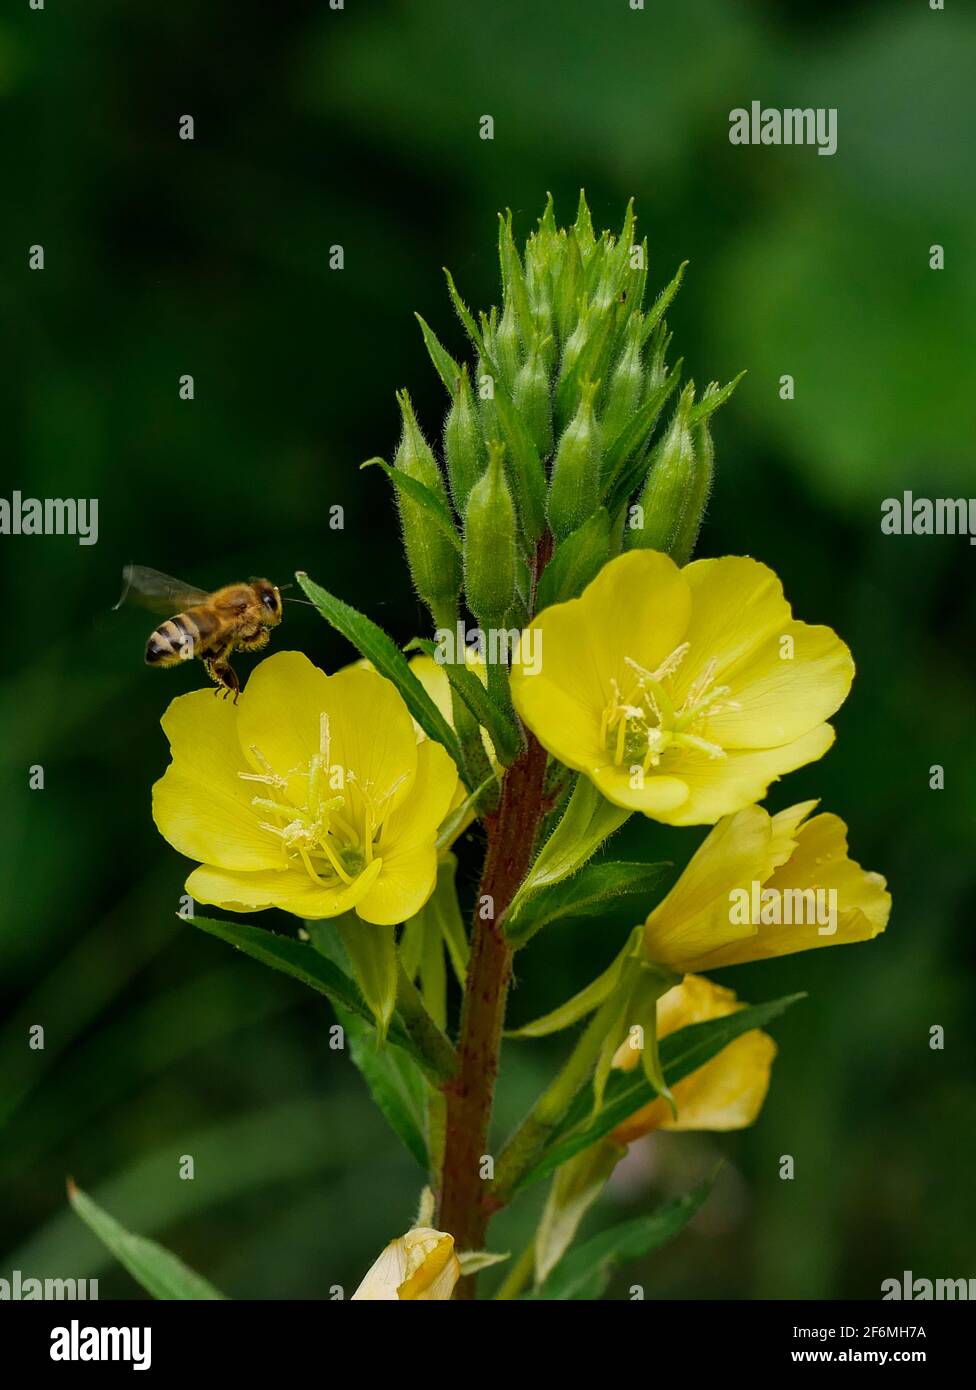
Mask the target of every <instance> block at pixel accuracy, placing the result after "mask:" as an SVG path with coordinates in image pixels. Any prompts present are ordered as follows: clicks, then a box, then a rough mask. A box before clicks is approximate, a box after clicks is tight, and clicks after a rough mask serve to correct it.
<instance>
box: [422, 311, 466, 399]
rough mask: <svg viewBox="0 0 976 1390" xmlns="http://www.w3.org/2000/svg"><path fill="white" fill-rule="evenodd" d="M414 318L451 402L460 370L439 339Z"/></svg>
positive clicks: (428, 327) (430, 329)
mask: <svg viewBox="0 0 976 1390" xmlns="http://www.w3.org/2000/svg"><path fill="white" fill-rule="evenodd" d="M414 318H415V319H416V320H417V322H418V323H419V324H420V331H421V333H422V334H423V335H424V342H425V343H426V344H427V351H428V352H429V353H430V360H431V361H432V362H433V364H434V366H435V367H436V369H437V375H438V376H439V377H440V379H441V381H443V383H444V385H445V386H446V387H447V394H448V395H449V396H450V397H451V399H452V400H453V399H454V393H455V392H456V391H457V384H458V379H459V378H460V375H461V368H460V367H459V366H458V364H457V363H456V362H455V360H454V358H453V357H452V356H451V354H450V353H449V352H448V351H447V350H446V348H444V347H442V346H441V342H440V339H439V338H438V336H437V334H436V333H435V332H434V330H433V329H432V328H431V327H430V325H429V324H428V323H426V322H425V321H424V320H423V319H422V318H421V317H420V315H419V314H416V313H415V314H414Z"/></svg>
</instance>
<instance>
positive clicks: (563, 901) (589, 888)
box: [505, 861, 671, 948]
mask: <svg viewBox="0 0 976 1390" xmlns="http://www.w3.org/2000/svg"><path fill="white" fill-rule="evenodd" d="M670 868H671V865H670V864H669V863H667V862H665V861H661V862H660V863H657V864H642V863H625V862H617V861H611V862H609V863H604V864H587V865H586V866H585V867H584V868H582V869H580V871H579V873H577V874H574V875H573V876H572V878H568V879H564V880H563V881H562V882H561V883H557V884H554V885H553V886H552V887H550V888H546V889H544V890H543V891H542V892H540V893H537V894H536V895H535V897H534V898H528V899H524V900H523V902H522V905H521V907H520V908H519V910H518V912H517V913H515V915H514V916H512V915H511V914H510V915H509V917H508V919H507V921H506V925H505V931H506V935H507V936H508V939H509V941H510V943H511V944H512V946H513V948H515V947H520V946H524V945H525V943H526V942H527V941H528V940H530V939H531V938H532V937H533V936H534V935H535V933H536V932H537V931H539V930H540V928H542V927H545V926H548V924H549V923H550V922H555V921H557V920H558V919H559V918H560V917H592V916H593V915H595V914H596V913H598V912H601V911H603V909H604V908H605V907H606V906H607V904H608V903H610V902H612V901H613V899H615V898H623V897H646V896H648V895H649V894H651V893H653V892H654V891H655V890H656V889H657V888H658V886H659V885H660V883H661V880H662V879H663V878H664V876H665V874H666V873H667V870H668V869H670ZM640 915H641V916H642V917H646V916H647V912H646V911H643V910H642V911H641V914H640Z"/></svg>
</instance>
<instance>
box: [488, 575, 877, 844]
mask: <svg viewBox="0 0 976 1390" xmlns="http://www.w3.org/2000/svg"><path fill="white" fill-rule="evenodd" d="M533 626H534V630H533V633H532V636H533V638H534V641H535V643H536V644H537V645H536V646H535V648H534V650H535V651H536V653H538V651H539V646H538V644H540V643H541V670H538V672H537V674H534V675H533V674H532V673H531V671H530V670H529V669H528V667H527V666H526V667H523V666H521V665H520V664H519V663H518V662H517V661H516V663H515V665H514V666H513V670H512V698H513V699H514V701H515V706H516V709H517V710H518V712H519V714H520V715H521V717H522V719H523V720H524V722H525V723H526V724H527V725H528V726H529V728H530V729H531V730H532V732H533V733H534V734H535V735H536V737H537V738H538V739H539V741H540V743H542V744H543V745H544V746H545V747H546V748H547V749H548V750H549V752H550V753H552V754H553V755H554V757H556V758H558V759H559V760H560V761H561V762H563V763H565V764H566V766H567V767H571V768H575V769H577V770H578V771H580V772H583V773H585V774H586V775H587V776H588V777H589V778H591V780H592V781H593V782H594V783H595V785H596V786H597V787H598V788H599V789H600V791H601V792H602V793H603V795H604V796H605V797H606V798H607V799H608V800H609V801H612V802H614V803H615V804H616V805H618V806H622V807H624V808H626V809H628V810H631V811H642V812H643V813H644V814H645V815H647V816H651V817H653V818H654V819H656V820H660V821H666V822H667V823H668V824H671V825H709V824H714V822H715V821H717V820H718V819H719V817H720V816H723V815H727V814H729V813H731V812H733V811H738V810H740V809H741V808H742V807H743V806H748V805H749V804H750V803H752V802H754V801H758V800H760V799H761V798H762V797H763V796H765V794H766V791H767V788H768V787H769V784H770V783H771V782H772V781H774V780H775V779H776V778H778V777H780V776H781V775H782V774H783V773H784V772H791V771H792V770H793V769H794V768H797V767H801V766H802V765H803V764H804V763H809V762H812V761H814V760H815V759H816V758H820V757H822V756H823V754H824V753H825V752H826V751H827V749H828V748H829V747H830V745H831V743H832V742H833V738H834V732H833V729H832V728H831V727H830V725H829V724H827V723H826V722H825V721H826V720H827V719H828V718H829V717H830V715H832V714H833V713H834V711H835V710H837V709H838V708H839V706H840V705H841V704H842V703H843V701H844V699H845V698H846V696H847V693H848V691H849V689H850V686H851V681H852V679H853V675H854V663H853V661H852V660H851V654H850V652H849V651H848V649H847V647H846V646H845V645H844V643H843V642H842V641H841V640H840V638H839V637H838V636H837V635H836V633H834V632H833V631H832V630H831V629H830V628H829V627H811V626H809V625H808V624H806V623H801V622H798V621H797V620H796V619H794V618H793V616H792V612H791V609H790V606H789V604H788V603H787V601H786V599H785V597H784V596H783V589H782V585H781V584H780V582H779V580H778V579H777V577H776V575H775V574H773V572H772V570H770V569H767V567H766V566H765V565H762V564H760V563H759V562H758V561H756V560H751V559H748V558H746V557H744V556H735V555H728V556H724V557H723V558H722V559H718V560H696V561H694V562H693V563H692V564H690V565H686V566H685V567H684V569H679V568H678V567H677V565H676V564H675V563H674V561H673V560H671V559H670V558H669V557H668V556H667V555H662V554H660V553H659V552H657V551H654V550H633V551H629V552H628V553H627V554H625V555H620V556H618V557H617V558H616V559H614V560H611V562H610V563H609V564H608V565H605V566H604V568H603V569H602V570H601V571H600V573H599V574H598V575H597V577H596V579H594V580H593V582H592V583H591V584H590V585H589V586H588V587H587V588H586V589H585V590H584V592H583V594H582V596H581V597H580V598H578V599H572V600H570V601H569V602H568V603H558V604H555V605H554V606H553V607H552V608H547V609H545V610H544V611H543V612H542V613H540V614H539V616H538V617H537V618H535V619H534V625H533Z"/></svg>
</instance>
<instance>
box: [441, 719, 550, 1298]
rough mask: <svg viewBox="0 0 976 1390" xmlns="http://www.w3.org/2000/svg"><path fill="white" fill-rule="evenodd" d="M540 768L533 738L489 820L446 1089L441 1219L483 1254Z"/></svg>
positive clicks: (468, 1284) (542, 762) (462, 1289)
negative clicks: (512, 917) (491, 1141)
mask: <svg viewBox="0 0 976 1390" xmlns="http://www.w3.org/2000/svg"><path fill="white" fill-rule="evenodd" d="M545 770H546V753H545V750H544V749H543V748H542V747H541V746H540V745H539V744H538V743H537V742H536V740H535V739H534V738H532V737H531V735H530V736H529V739H528V746H527V747H526V749H525V751H524V752H523V753H522V754H521V755H520V757H519V758H518V759H516V761H515V762H514V763H513V764H512V766H511V767H510V768H509V770H508V772H507V774H506V776H505V779H504V781H503V783H502V789H501V800H500V802H499V806H498V810H497V811H496V812H494V813H492V814H491V815H489V816H487V817H486V824H487V828H488V852H487V855H486V857H485V866H484V872H483V874H482V877H481V884H480V887H479V889H478V901H477V904H476V906H475V914H474V926H473V930H472V936H471V959H470V962H469V964H468V976H467V985H466V988H465V992H464V1003H463V1005H462V1009H461V1034H460V1039H459V1042H458V1073H457V1076H456V1077H455V1078H454V1079H453V1080H452V1081H450V1082H448V1083H447V1085H446V1086H445V1087H444V1094H445V1097H446V1099H447V1126H446V1139H445V1151H444V1168H443V1174H442V1181H441V1201H440V1215H439V1218H438V1220H439V1224H440V1229H441V1230H443V1231H449V1232H450V1233H451V1235H453V1237H454V1242H455V1246H456V1248H457V1249H458V1250H480V1249H482V1247H483V1246H484V1241H485V1232H486V1230H487V1226H488V1222H489V1220H490V1219H491V1215H492V1211H493V1205H492V1204H491V1203H490V1202H489V1201H488V1200H487V1194H488V1181H487V1177H486V1175H484V1173H483V1160H484V1159H485V1158H486V1157H488V1156H489V1154H488V1126H489V1122H490V1120H491V1106H492V1098H493V1094H494V1088H495V1077H496V1075H497V1073H498V1051H499V1047H500V1045H501V1037H502V1026H503V1023H504V1019H505V1004H506V1000H507V997H508V986H509V982H510V980H511V974H512V952H511V948H510V947H509V944H508V942H507V941H506V939H505V933H504V930H503V927H502V918H503V916H504V913H505V910H506V908H507V907H508V905H509V903H510V902H511V901H512V898H513V897H514V896H515V893H516V890H517V889H518V886H519V884H520V883H521V882H522V879H523V878H524V877H525V874H526V872H527V870H528V867H529V864H530V863H531V859H532V851H533V848H534V845H535V840H536V835H537V832H538V829H539V823H540V820H541V818H542V813H543V797H542V788H543V781H544V778H545ZM483 913H484V914H485V915H484V916H483V915H482V914H483ZM473 1286H474V1280H473V1278H472V1277H471V1276H468V1277H467V1278H465V1279H463V1280H462V1281H461V1284H460V1285H459V1287H458V1291H457V1293H456V1295H455V1296H456V1297H460V1298H473V1297H474V1287H473Z"/></svg>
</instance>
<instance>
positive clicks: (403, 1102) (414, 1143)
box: [305, 922, 428, 1172]
mask: <svg viewBox="0 0 976 1390" xmlns="http://www.w3.org/2000/svg"><path fill="white" fill-rule="evenodd" d="M305 925H306V930H307V931H308V934H309V938H310V940H311V942H312V945H313V947H314V948H315V950H316V951H317V952H318V953H319V954H320V955H322V956H324V957H325V958H326V959H327V960H329V961H331V962H333V963H334V964H335V966H336V967H337V969H340V970H341V969H342V964H343V959H342V957H343V954H344V953H343V952H342V945H341V940H340V938H339V934H338V933H337V932H336V931H335V930H334V925H333V923H331V922H307V923H306V924H305ZM333 1008H334V1009H335V1015H336V1018H337V1020H338V1022H339V1024H340V1025H341V1027H342V1030H343V1033H344V1035H345V1040H346V1042H347V1044H348V1046H349V1056H350V1057H351V1058H352V1061H353V1064H354V1066H355V1067H356V1068H357V1069H358V1071H359V1072H360V1074H361V1075H362V1077H363V1080H364V1081H365V1082H366V1085H367V1086H368V1087H369V1091H370V1094H371V1095H372V1097H373V1100H374V1101H375V1102H376V1105H377V1108H378V1109H379V1111H380V1113H381V1114H382V1115H383V1117H384V1119H385V1120H386V1121H387V1123H388V1124H389V1126H390V1128H391V1129H392V1130H393V1132H394V1133H395V1134H396V1135H397V1137H398V1138H399V1139H400V1140H401V1141H402V1142H403V1145H404V1147H405V1148H406V1149H407V1151H408V1153H410V1154H412V1155H413V1157H414V1158H415V1159H416V1160H417V1162H418V1163H419V1164H420V1167H421V1168H422V1169H423V1170H424V1171H425V1172H426V1171H427V1168H428V1156H427V1144H426V1140H425V1139H424V1110H425V1106H426V1102H427V1084H426V1082H425V1081H424V1077H423V1073H422V1072H421V1070H420V1068H419V1067H418V1066H417V1065H416V1064H415V1063H414V1061H413V1060H412V1059H411V1058H410V1057H408V1056H407V1054H406V1053H405V1052H403V1051H402V1050H401V1049H400V1048H398V1047H378V1046H377V1038H376V1030H375V1029H374V1028H372V1027H371V1026H370V1025H369V1024H368V1023H366V1022H365V1020H364V1019H362V1018H361V1017H360V1016H359V1015H358V1014H355V1013H353V1012H352V1010H351V1009H344V1008H342V1007H341V1005H337V1004H336V1003H335V1002H334V1001H333Z"/></svg>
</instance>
